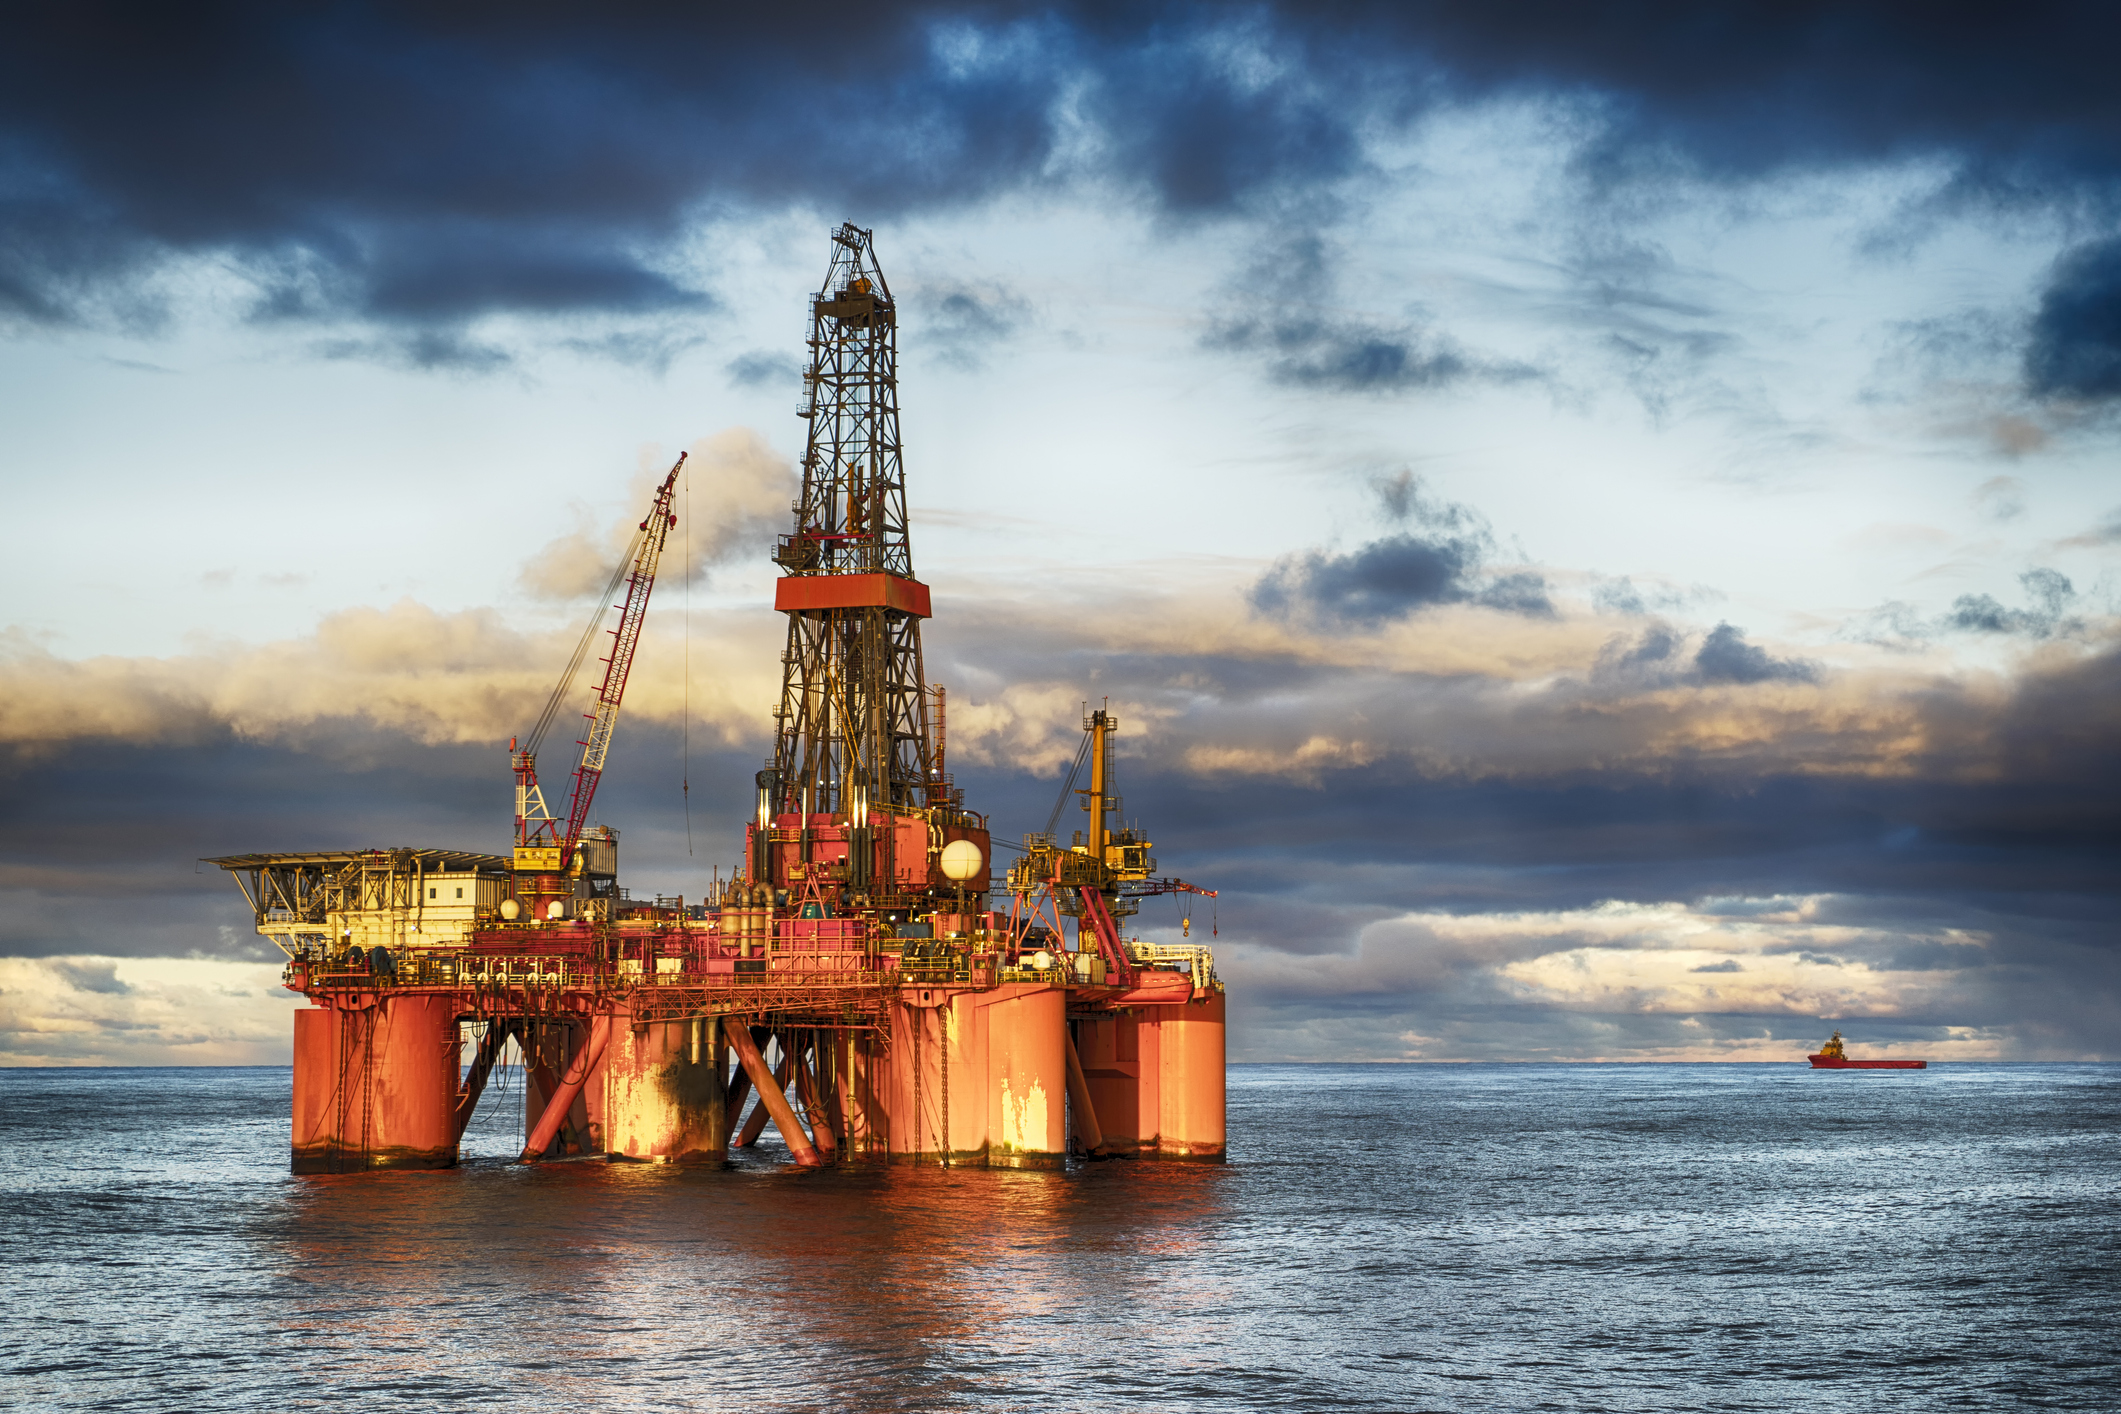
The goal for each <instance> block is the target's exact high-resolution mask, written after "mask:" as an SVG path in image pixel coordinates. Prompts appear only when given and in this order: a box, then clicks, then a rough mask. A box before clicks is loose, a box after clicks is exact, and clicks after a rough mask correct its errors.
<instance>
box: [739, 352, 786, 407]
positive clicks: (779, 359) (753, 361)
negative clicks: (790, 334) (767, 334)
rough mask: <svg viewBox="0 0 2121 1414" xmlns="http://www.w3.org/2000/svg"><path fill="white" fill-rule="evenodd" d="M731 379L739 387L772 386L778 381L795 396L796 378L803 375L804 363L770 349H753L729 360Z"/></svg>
mask: <svg viewBox="0 0 2121 1414" xmlns="http://www.w3.org/2000/svg"><path fill="white" fill-rule="evenodd" d="M725 371H726V372H727V373H728V374H729V381H730V382H731V383H733V384H735V385H736V386H737V387H739V388H759V387H770V386H772V385H774V384H776V383H778V384H781V385H783V386H785V387H786V388H787V389H788V394H789V396H790V397H793V396H795V387H796V380H797V379H799V378H801V377H802V376H803V368H802V365H801V364H799V363H797V362H796V361H795V360H794V359H793V358H791V357H790V356H789V355H787V354H784V353H775V352H773V351H772V350H769V349H752V350H751V351H750V352H748V353H743V354H739V355H738V356H737V357H735V358H733V359H731V360H730V361H729V364H728V367H727V369H726V370H725Z"/></svg>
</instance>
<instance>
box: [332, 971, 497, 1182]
mask: <svg viewBox="0 0 2121 1414" xmlns="http://www.w3.org/2000/svg"><path fill="white" fill-rule="evenodd" d="M459 1057H460V1038H459V1034H458V1031H457V1015H456V1003H455V1001H454V999H452V998H447V997H435V996H395V997H381V998H378V999H377V1000H376V1002H375V1003H374V1004H373V1005H371V1006H368V1007H366V1008H362V1009H359V1010H346V1011H341V1010H338V1009H337V1008H333V1007H318V1008H314V1009H304V1010H301V1011H297V1012H296V1013H295V1057H294V1059H295V1066H294V1114H293V1132H292V1144H291V1156H290V1157H291V1164H290V1167H291V1168H292V1170H293V1171H294V1172H295V1173H354V1172H360V1171H362V1170H366V1169H441V1168H450V1167H453V1166H454V1165H455V1164H456V1161H457V1083H458V1082H457V1070H458V1063H459Z"/></svg>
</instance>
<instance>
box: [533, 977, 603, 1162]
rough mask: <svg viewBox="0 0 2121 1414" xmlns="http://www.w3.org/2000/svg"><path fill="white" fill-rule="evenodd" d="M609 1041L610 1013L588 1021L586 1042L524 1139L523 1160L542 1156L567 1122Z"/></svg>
mask: <svg viewBox="0 0 2121 1414" xmlns="http://www.w3.org/2000/svg"><path fill="white" fill-rule="evenodd" d="M610 1042H611V1016H610V1014H609V1013H599V1014H598V1016H597V1017H596V1019H595V1020H594V1021H592V1022H590V1024H589V1044H588V1045H586V1046H584V1047H582V1049H581V1050H579V1051H577V1052H575V1057H574V1059H573V1060H572V1061H571V1062H569V1063H568V1066H567V1073H566V1074H565V1075H563V1076H561V1077H560V1084H559V1088H558V1089H557V1090H556V1091H555V1092H554V1093H553V1094H552V1096H551V1097H550V1098H549V1099H547V1100H546V1101H545V1112H544V1113H543V1114H541V1115H539V1116H538V1122H537V1124H536V1125H535V1126H533V1127H532V1129H531V1131H530V1137H529V1138H528V1139H526V1140H525V1141H524V1142H523V1153H522V1159H521V1161H522V1162H523V1163H526V1164H528V1163H535V1162H536V1161H537V1160H539V1159H541V1158H543V1157H544V1156H545V1150H546V1148H547V1147H548V1146H550V1145H551V1143H552V1141H553V1137H554V1136H555V1135H557V1134H558V1133H559V1132H560V1126H561V1125H562V1124H564V1123H566V1120H567V1112H568V1111H569V1110H570V1109H573V1108H574V1102H575V1098H576V1097H577V1096H579V1095H580V1094H581V1093H582V1084H583V1082H584V1081H586V1080H588V1079H589V1072H590V1070H591V1069H593V1068H594V1067H595V1065H596V1063H597V1062H598V1061H599V1060H601V1059H603V1056H604V1048H605V1046H607V1045H609V1044H610Z"/></svg>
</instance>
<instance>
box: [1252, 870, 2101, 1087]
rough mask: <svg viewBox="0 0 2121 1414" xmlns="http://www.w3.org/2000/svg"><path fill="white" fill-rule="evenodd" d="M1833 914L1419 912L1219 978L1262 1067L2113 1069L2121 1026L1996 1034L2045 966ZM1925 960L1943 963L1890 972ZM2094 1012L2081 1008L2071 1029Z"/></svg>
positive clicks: (1958, 938)
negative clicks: (1831, 1044) (1696, 1063)
mask: <svg viewBox="0 0 2121 1414" xmlns="http://www.w3.org/2000/svg"><path fill="white" fill-rule="evenodd" d="M1840 902H1841V901H1840V900H1839V899H1837V898H1836V897H1835V896H1832V895H1819V896H1813V897H1809V898H1805V899H1802V900H1799V901H1797V904H1796V907H1795V908H1794V909H1792V910H1791V911H1788V912H1784V913H1778V914H1768V915H1763V916H1754V917H1737V918H1733V917H1730V916H1727V915H1722V914H1716V913H1708V912H1704V911H1703V910H1702V909H1701V908H1699V907H1697V906H1693V905H1689V904H1686V903H1681V902H1662V903H1654V904H1641V903H1623V902H1618V901H1608V902H1602V903H1598V904H1594V905H1591V906H1587V907H1579V908H1569V909H1558V910H1545V911H1525V910H1498V911H1495V912H1489V913H1483V914H1479V915H1462V914H1452V913H1440V912H1434V911H1412V912H1407V913H1403V914H1400V915H1397V916H1392V917H1388V918H1384V919H1380V920H1377V921H1375V922H1371V923H1369V924H1367V925H1365V926H1363V927H1362V928H1361V930H1360V932H1359V935H1358V936H1357V938H1356V939H1355V941H1354V944H1353V946H1352V947H1351V948H1349V949H1348V950H1346V951H1344V952H1339V953H1334V954H1326V955H1318V954H1309V953H1307V954H1303V955H1296V954H1275V953H1269V952H1264V951H1261V950H1259V949H1257V948H1256V947H1251V946H1240V947H1237V948H1230V949H1226V950H1225V953H1226V955H1227V960H1225V961H1219V963H1218V970H1219V971H1220V972H1222V973H1223V974H1224V975H1225V976H1226V977H1228V978H1229V979H1230V981H1231V996H1232V1001H1233V1017H1234V1018H1235V1019H1234V1020H1233V1027H1232V1029H1233V1033H1234V1034H1238V1035H1243V1036H1245V1037H1246V1038H1247V1041H1248V1043H1249V1044H1250V1046H1251V1047H1252V1051H1251V1055H1252V1058H1256V1059H1322V1058H1325V1057H1326V1056H1328V1055H1333V1056H1360V1057H1362V1058H1364V1059H1392V1060H1422V1059H1493V1060H1539V1059H1572V1060H1592V1059H1629V1060H1645V1059H1657V1060H1710V1059H1714V1060H1734V1059H1742V1060H1774V1061H1785V1062H1787V1061H1793V1060H1797V1059H1799V1058H1801V1057H1802V1056H1803V1055H1804V1054H1805V1053H1806V1052H1808V1051H1809V1050H1811V1049H1813V1048H1815V1047H1816V1045H1817V1043H1818V1042H1819V1041H1821V1040H1824V1039H1825V1037H1826V1034H1827V1032H1828V1031H1829V1030H1832V1029H1835V1028H1839V1029H1842V1030H1845V1031H1848V1032H1850V1033H1852V1035H1853V1036H1855V1037H1856V1038H1858V1044H1859V1045H1861V1046H1862V1047H1863V1049H1864V1051H1865V1053H1867V1054H1872V1055H1880V1056H1921V1057H1925V1058H1931V1059H1946V1060H1949V1059H1968V1060H1974V1059H1995V1058H1999V1057H2001V1058H2026V1059H2032V1058H2054V1059H2064V1058H2066V1059H2072V1060H2075V1059H2103V1058H2106V1057H2109V1056H2111V1055H2112V1054H2114V1050H2115V1042H2116V1038H2115V1036H2114V1035H2113V1033H2112V1032H2111V1029H2110V1028H2103V1029H2102V1028H2099V1027H2097V1026H2096V1024H2094V1025H2093V1026H2092V1027H2091V1028H2088V1029H2080V1030H2077V1031H2075V1032H2073V1033H2072V1032H2064V1033H2062V1034H2037V1033H2036V1034H2023V1033H2014V1032H2013V1030H2012V1029H2011V1028H2010V1027H2009V1026H2008V1025H2005V1024H1998V1023H1999V1021H2001V1018H2002V1017H2003V1016H2004V1015H2005V1014H2007V1013H2008V1011H2009V1010H2010V1008H2011V1007H2012V1006H2013V1005H2016V1004H2020V1003H2022V1001H2023V1000H2025V999H2027V998H2028V996H2029V995H2030V994H2033V993H2036V992H2037V991H2038V989H2040V988H2041V987H2043V986H2053V985H2056V984H2057V983H2058V982H2059V981H2060V973H2059V972H2058V970H2057V969H2056V968H2055V966H2054V962H2053V960H2049V961H2047V962H2046V963H2045V964H2043V963H2042V962H2041V961H2039V960H2036V959H2035V958H2033V957H2030V956H2027V955H2025V954H2024V953H2022V952H2020V951H2019V950H2018V949H2015V948H2012V947H2008V946H2003V945H2001V944H2000V941H1999V940H1997V939H1995V938H1990V937H1984V936H1980V935H1975V934H1968V933H1951V932H1946V933H1930V932H1925V931H1923V930H1922V928H1921V927H1920V925H1916V926H1915V927H1912V928H1911V927H1906V926H1903V927H1900V928H1892V927H1869V926H1851V925H1849V924H1846V923H1842V922H1839V921H1837V920H1835V918H1834V917H1833V915H1834V912H1835V910H1836V908H1837V906H1838V905H1839V903H1840ZM1924 947H1936V948H1940V949H1943V950H1944V955H1945V956H1946V957H1947V958H1948V959H1949V962H1948V964H1947V965H1944V966H1940V967H1932V968H1927V969H1922V970H1907V969H1904V968H1900V967H1897V966H1895V965H1894V963H1893V961H1892V959H1893V957H1894V955H1895V954H1896V953H1898V952H1900V951H1904V950H1907V949H1920V948H1924ZM1829 948H1831V949H1833V950H1834V951H1833V952H1829V951H1827V949H1829ZM1837 954H1842V955H1837ZM1847 954H1859V955H1860V956H1849V955H1847ZM2097 977H2098V981H2097V983H2096V991H2097V993H2098V994H2099V996H2100V997H2107V996H2111V995H2113V993H2114V984H2115V981H2116V974H2115V970H2114V969H2113V967H2112V966H2111V965H2110V964H2109V965H2108V966H2106V967H2104V968H2102V969H2100V970H2099V972H2098V974H2097ZM2005 996H2008V997H2009V1001H2008V1002H2003V998H2004V997H2005ZM1999 1002H2002V1003H2003V1004H2001V1005H1999ZM2091 1010H2092V1008H2091V1007H2079V1008H2073V1009H2072V1011H2073V1013H2074V1015H2073V1017H2072V1020H2073V1021H2076V1022H2078V1023H2079V1024H2080V1025H2081V1023H2082V1022H2083V1021H2084V1020H2087V1019H2088V1013H2089V1012H2090V1011H2091ZM1329 1017H1330V1018H1331V1021H1330V1022H1329V1021H1328V1020H1327V1018H1329ZM1329 1037H1330V1038H1332V1039H1328V1038H1329Z"/></svg>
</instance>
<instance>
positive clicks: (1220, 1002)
mask: <svg viewBox="0 0 2121 1414" xmlns="http://www.w3.org/2000/svg"><path fill="white" fill-rule="evenodd" d="M1223 1007H1224V997H1223V994H1222V993H1221V992H1214V991H1211V992H1209V993H1208V995H1207V997H1206V998H1205V999H1204V1000H1202V1001H1197V1002H1188V1003H1187V1004H1186V1005H1184V1006H1175V1007H1162V1008H1159V1010H1160V1011H1161V1012H1162V1014H1163V1015H1162V1024H1161V1026H1160V1028H1159V1029H1160V1030H1161V1031H1162V1032H1163V1036H1162V1064H1161V1066H1160V1069H1161V1072H1162V1074H1161V1076H1160V1092H1161V1093H1160V1104H1159V1114H1160V1117H1161V1125H1160V1128H1161V1130H1162V1133H1161V1134H1160V1135H1159V1136H1158V1139H1157V1146H1156V1152H1157V1157H1159V1158H1165V1159H1220V1158H1222V1157H1224V1115H1223V1107H1224V1076H1223V1071H1224V1026H1223Z"/></svg>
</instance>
